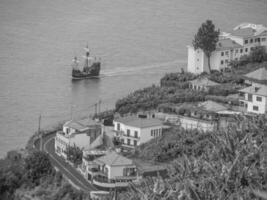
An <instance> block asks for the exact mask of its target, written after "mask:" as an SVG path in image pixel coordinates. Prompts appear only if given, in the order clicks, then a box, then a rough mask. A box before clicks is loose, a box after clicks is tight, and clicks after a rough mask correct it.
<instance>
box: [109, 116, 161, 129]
mask: <svg viewBox="0 0 267 200" xmlns="http://www.w3.org/2000/svg"><path fill="white" fill-rule="evenodd" d="M114 121H116V122H120V123H122V124H125V125H127V126H132V127H137V128H148V127H154V126H161V125H163V124H162V121H161V120H159V119H155V118H138V117H136V116H128V117H122V118H118V119H115V120H114Z"/></svg>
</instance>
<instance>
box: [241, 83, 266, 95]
mask: <svg viewBox="0 0 267 200" xmlns="http://www.w3.org/2000/svg"><path fill="white" fill-rule="evenodd" d="M239 92H244V93H249V94H256V95H260V96H267V86H266V85H261V84H256V85H252V86H250V87H246V88H244V89H242V90H239Z"/></svg>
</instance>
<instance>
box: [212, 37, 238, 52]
mask: <svg viewBox="0 0 267 200" xmlns="http://www.w3.org/2000/svg"><path fill="white" fill-rule="evenodd" d="M241 47H242V46H241V45H240V44H237V43H236V42H235V41H233V40H231V39H221V40H219V41H218V42H217V46H216V50H217V51H223V50H229V49H235V48H241Z"/></svg>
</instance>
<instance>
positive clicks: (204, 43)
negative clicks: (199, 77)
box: [193, 20, 220, 71]
mask: <svg viewBox="0 0 267 200" xmlns="http://www.w3.org/2000/svg"><path fill="white" fill-rule="evenodd" d="M219 33H220V31H219V30H215V25H214V24H213V23H212V21H211V20H207V21H206V22H205V23H203V24H202V25H201V27H200V28H199V29H198V32H197V34H196V35H195V38H194V40H193V46H194V48H195V50H196V49H198V48H200V49H202V50H203V51H204V53H205V55H206V56H207V58H208V67H209V71H211V67H210V56H211V53H212V52H213V51H214V50H215V49H216V44H217V42H218V40H219Z"/></svg>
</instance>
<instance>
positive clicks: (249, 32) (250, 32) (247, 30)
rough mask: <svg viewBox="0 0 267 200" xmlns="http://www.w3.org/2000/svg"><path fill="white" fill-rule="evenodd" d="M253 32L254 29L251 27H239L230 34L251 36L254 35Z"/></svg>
mask: <svg viewBox="0 0 267 200" xmlns="http://www.w3.org/2000/svg"><path fill="white" fill-rule="evenodd" d="M254 34H255V30H254V29H252V28H240V29H237V30H234V31H233V32H232V35H234V36H239V37H251V36H254Z"/></svg>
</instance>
